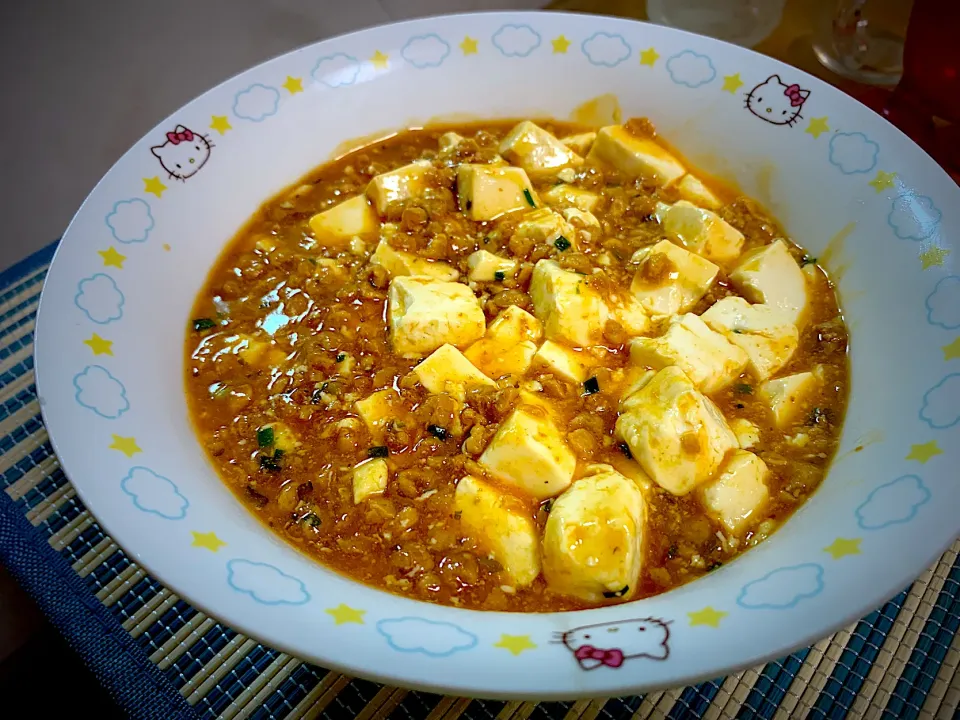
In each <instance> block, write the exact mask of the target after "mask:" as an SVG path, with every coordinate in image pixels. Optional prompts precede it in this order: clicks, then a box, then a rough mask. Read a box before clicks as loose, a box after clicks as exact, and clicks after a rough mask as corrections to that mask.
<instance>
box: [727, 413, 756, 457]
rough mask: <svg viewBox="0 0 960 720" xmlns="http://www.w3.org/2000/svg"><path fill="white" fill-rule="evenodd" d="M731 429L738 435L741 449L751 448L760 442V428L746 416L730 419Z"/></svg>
mask: <svg viewBox="0 0 960 720" xmlns="http://www.w3.org/2000/svg"><path fill="white" fill-rule="evenodd" d="M730 429H731V430H733V434H734V435H736V436H737V444H738V445H739V446H740V449H741V450H749V449H750V448H752V447H753V446H754V445H756V444H757V443H758V442H760V428H759V427H757V424H756V423H752V422H750V421H749V420H747V419H746V418H734V419H733V420H731V421H730Z"/></svg>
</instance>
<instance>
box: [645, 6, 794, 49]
mask: <svg viewBox="0 0 960 720" xmlns="http://www.w3.org/2000/svg"><path fill="white" fill-rule="evenodd" d="M785 2H786V0H647V17H648V18H650V20H651V21H652V22H655V23H657V24H659V25H669V26H670V27H675V28H679V29H680V30H689V31H690V32H695V33H699V34H700V35H709V36H710V37H715V38H717V39H719V40H726V41H727V42H732V43H736V44H737V45H742V46H744V47H752V46H754V45H756V44H757V43H759V42H761V41H762V40H764V39H765V38H766V37H767V36H769V35H770V33H772V32H773V31H774V30H775V29H776V27H777V25H779V24H780V17H781V15H782V14H783V6H784V4H785Z"/></svg>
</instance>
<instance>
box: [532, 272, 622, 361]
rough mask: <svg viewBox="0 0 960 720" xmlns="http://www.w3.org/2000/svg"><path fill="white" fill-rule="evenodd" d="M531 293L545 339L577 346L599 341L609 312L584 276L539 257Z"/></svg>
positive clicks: (586, 345) (585, 345)
mask: <svg viewBox="0 0 960 720" xmlns="http://www.w3.org/2000/svg"><path fill="white" fill-rule="evenodd" d="M530 296H531V297H532V298H533V309H534V314H535V315H536V316H537V318H538V319H539V320H540V322H542V323H543V328H544V334H545V335H546V337H547V339H549V340H556V341H560V342H565V343H568V344H570V345H574V346H576V347H589V346H590V345H596V344H598V343H599V342H600V341H601V339H602V337H603V326H604V325H605V324H606V322H607V318H608V317H609V312H608V310H607V306H606V303H604V301H603V299H602V298H601V297H600V295H599V294H598V293H597V292H596V291H595V290H594V289H593V288H592V287H591V286H590V284H589V283H588V279H587V277H586V276H584V275H579V274H577V273H574V272H569V271H567V270H564V269H563V268H561V267H560V265H559V264H558V263H556V262H555V261H553V260H541V261H540V262H538V263H537V264H536V266H535V267H534V269H533V277H532V279H531V281H530Z"/></svg>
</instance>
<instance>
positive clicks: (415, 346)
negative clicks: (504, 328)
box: [387, 276, 487, 358]
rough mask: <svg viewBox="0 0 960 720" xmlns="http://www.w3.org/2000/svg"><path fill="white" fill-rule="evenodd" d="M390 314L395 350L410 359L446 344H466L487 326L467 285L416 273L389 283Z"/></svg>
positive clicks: (483, 331)
mask: <svg viewBox="0 0 960 720" xmlns="http://www.w3.org/2000/svg"><path fill="white" fill-rule="evenodd" d="M387 316H388V320H389V323H390V339H391V340H392V342H393V349H394V351H395V352H396V353H397V354H399V355H401V356H402V357H407V358H413V357H422V356H424V355H427V354H429V353H431V352H433V351H434V350H436V349H437V348H438V347H440V346H441V345H444V344H447V343H449V344H451V345H455V346H456V347H467V346H468V345H470V344H471V343H473V342H475V341H476V340H479V339H480V338H481V337H483V334H484V333H485V332H486V329H487V324H486V317H485V316H484V314H483V308H481V307H480V301H479V300H477V298H476V296H474V294H473V292H472V291H471V290H470V288H468V287H467V286H466V285H461V284H460V283H455V282H443V281H440V280H432V279H430V278H423V277H416V276H404V277H398V278H394V279H393V281H392V282H391V283H390V291H389V294H388V310H387Z"/></svg>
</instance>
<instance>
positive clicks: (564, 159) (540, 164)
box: [500, 120, 583, 176]
mask: <svg viewBox="0 0 960 720" xmlns="http://www.w3.org/2000/svg"><path fill="white" fill-rule="evenodd" d="M500 154H501V155H502V156H503V157H505V158H506V159H507V160H508V161H509V162H511V163H512V164H514V165H519V166H520V167H522V168H523V169H524V170H526V171H527V173H528V174H529V175H540V176H543V175H549V174H551V173H554V172H556V171H557V170H561V169H562V168H565V167H574V166H577V165H582V164H583V158H582V157H580V156H579V155H577V154H576V153H575V152H574V151H573V150H571V149H570V148H569V147H567V146H566V145H564V144H563V143H562V142H560V141H559V140H557V138H555V137H554V136H553V135H551V134H550V133H548V132H547V131H546V130H544V129H543V128H542V127H540V126H539V125H537V124H535V123H532V122H530V121H529V120H524V121H523V122H521V123H518V124H517V125H516V126H515V127H514V128H513V129H512V130H511V131H510V132H509V133H507V136H506V137H505V138H504V139H503V141H502V142H501V143H500Z"/></svg>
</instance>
